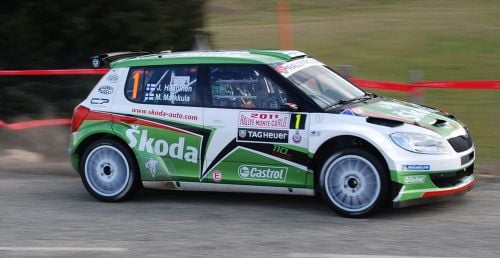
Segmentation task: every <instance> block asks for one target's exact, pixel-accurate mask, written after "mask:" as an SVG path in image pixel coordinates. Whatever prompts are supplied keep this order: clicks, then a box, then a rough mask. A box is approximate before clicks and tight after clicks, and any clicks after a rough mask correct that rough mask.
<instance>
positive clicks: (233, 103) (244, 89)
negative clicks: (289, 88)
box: [210, 66, 290, 110]
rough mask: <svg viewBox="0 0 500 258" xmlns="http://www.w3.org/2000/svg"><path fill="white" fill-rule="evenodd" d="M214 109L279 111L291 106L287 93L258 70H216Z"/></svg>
mask: <svg viewBox="0 0 500 258" xmlns="http://www.w3.org/2000/svg"><path fill="white" fill-rule="evenodd" d="M210 87H211V91H212V106H213V107H228V108H242V109H263V110H279V109H280V107H281V105H282V104H284V103H287V102H290V100H289V99H288V97H287V95H286V93H285V91H283V90H282V89H281V88H280V87H279V86H278V84H276V83H275V82H274V81H273V80H271V79H270V78H268V77H267V76H265V75H264V74H262V72H260V71H259V70H258V69H257V68H256V67H254V66H212V67H211V68H210Z"/></svg>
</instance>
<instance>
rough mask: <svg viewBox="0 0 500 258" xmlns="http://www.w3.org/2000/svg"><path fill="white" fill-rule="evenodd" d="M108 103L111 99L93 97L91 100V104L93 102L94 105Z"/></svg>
mask: <svg viewBox="0 0 500 258" xmlns="http://www.w3.org/2000/svg"><path fill="white" fill-rule="evenodd" d="M107 103H109V99H103V98H92V99H91V100H90V104H93V105H102V104H107Z"/></svg>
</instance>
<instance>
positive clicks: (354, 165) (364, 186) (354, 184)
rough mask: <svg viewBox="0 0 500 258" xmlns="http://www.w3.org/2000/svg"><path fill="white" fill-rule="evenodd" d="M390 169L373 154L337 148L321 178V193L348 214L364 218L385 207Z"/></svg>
mask: <svg viewBox="0 0 500 258" xmlns="http://www.w3.org/2000/svg"><path fill="white" fill-rule="evenodd" d="M388 186H389V179H388V171H387V169H385V167H384V166H383V165H382V163H381V162H380V160H379V159H377V158H376V157H375V156H374V155H373V154H371V153H370V152H368V151H366V150H364V149H356V148H347V149H343V150H340V151H337V152H335V153H334V154H333V155H331V156H330V157H329V158H328V159H327V160H326V161H325V162H324V163H323V166H322V169H321V174H320V178H319V191H320V192H321V196H322V197H323V199H324V200H325V201H326V202H327V204H328V206H330V207H331V208H332V209H333V210H334V211H335V212H337V213H338V214H340V215H341V216H344V217H350V218H361V217H367V216H370V215H372V214H373V213H375V212H376V211H377V210H378V209H380V207H382V206H383V205H384V204H385V202H386V200H387V196H388V191H389V187H388Z"/></svg>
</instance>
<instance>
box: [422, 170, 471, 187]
mask: <svg viewBox="0 0 500 258" xmlns="http://www.w3.org/2000/svg"><path fill="white" fill-rule="evenodd" d="M473 172H474V165H472V166H469V167H468V168H464V169H461V170H458V171H453V172H445V173H435V174H430V175H429V176H430V178H431V181H432V183H434V184H435V185H436V186H437V187H440V188H443V187H450V186H455V185H457V184H458V183H460V182H461V180H462V179H463V178H464V177H466V176H470V175H472V173H473Z"/></svg>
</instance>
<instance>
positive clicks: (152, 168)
mask: <svg viewBox="0 0 500 258" xmlns="http://www.w3.org/2000/svg"><path fill="white" fill-rule="evenodd" d="M159 164H160V162H159V161H158V160H156V159H153V158H149V160H148V161H146V163H144V167H145V168H147V169H148V170H149V173H151V177H153V178H155V176H156V171H158V165H159Z"/></svg>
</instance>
